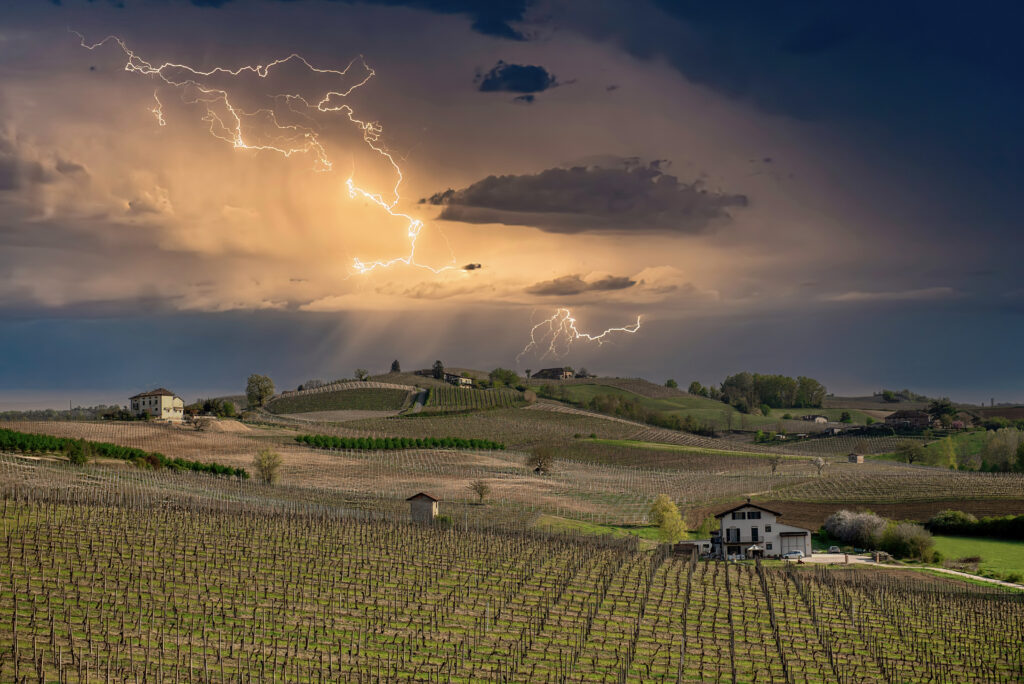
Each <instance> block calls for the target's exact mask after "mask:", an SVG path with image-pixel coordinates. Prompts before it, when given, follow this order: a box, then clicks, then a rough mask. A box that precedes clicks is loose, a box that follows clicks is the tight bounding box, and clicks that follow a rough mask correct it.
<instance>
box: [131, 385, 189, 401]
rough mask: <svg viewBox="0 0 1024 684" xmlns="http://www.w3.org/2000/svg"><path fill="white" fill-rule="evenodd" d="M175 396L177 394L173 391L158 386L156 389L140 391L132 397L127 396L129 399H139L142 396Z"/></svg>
mask: <svg viewBox="0 0 1024 684" xmlns="http://www.w3.org/2000/svg"><path fill="white" fill-rule="evenodd" d="M176 396H178V395H177V394H175V393H174V392H172V391H171V390H169V389H165V388H163V387H158V388H157V389H155V390H150V391H149V392H142V393H141V394H136V395H135V396H134V397H129V399H141V398H142V397H176Z"/></svg>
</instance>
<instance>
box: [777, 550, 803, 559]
mask: <svg viewBox="0 0 1024 684" xmlns="http://www.w3.org/2000/svg"><path fill="white" fill-rule="evenodd" d="M782 557H783V558H803V557H804V552H803V551H799V550H794V551H787V552H786V553H784V554H782Z"/></svg>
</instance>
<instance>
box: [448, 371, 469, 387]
mask: <svg viewBox="0 0 1024 684" xmlns="http://www.w3.org/2000/svg"><path fill="white" fill-rule="evenodd" d="M444 381H445V382H447V383H448V384H449V385H455V386H456V387H472V386H473V378H464V377H462V376H461V375H459V374H458V373H447V372H446V373H445V374H444Z"/></svg>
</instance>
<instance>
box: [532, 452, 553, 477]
mask: <svg viewBox="0 0 1024 684" xmlns="http://www.w3.org/2000/svg"><path fill="white" fill-rule="evenodd" d="M554 463H555V450H554V449H552V448H551V447H548V446H539V447H536V448H534V450H533V453H532V454H530V457H529V458H528V459H526V465H527V467H529V468H533V472H535V473H537V474H538V475H547V474H549V473H550V472H551V470H552V466H553V465H554Z"/></svg>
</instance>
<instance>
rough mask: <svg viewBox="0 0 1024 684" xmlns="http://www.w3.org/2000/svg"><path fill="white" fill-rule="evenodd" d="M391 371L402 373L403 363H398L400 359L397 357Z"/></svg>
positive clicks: (392, 363)
mask: <svg viewBox="0 0 1024 684" xmlns="http://www.w3.org/2000/svg"><path fill="white" fill-rule="evenodd" d="M391 372H392V373H401V372H402V364H400V363H398V359H395V360H394V361H392V362H391Z"/></svg>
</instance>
